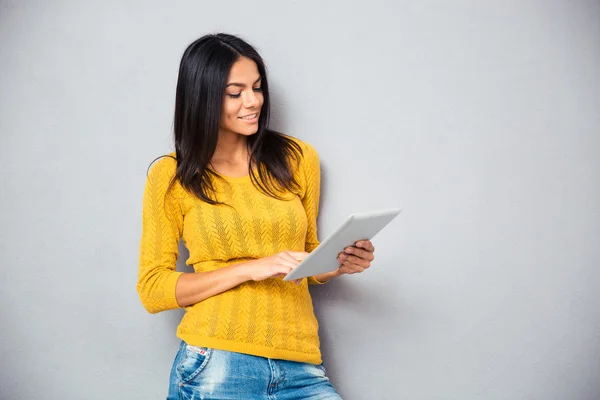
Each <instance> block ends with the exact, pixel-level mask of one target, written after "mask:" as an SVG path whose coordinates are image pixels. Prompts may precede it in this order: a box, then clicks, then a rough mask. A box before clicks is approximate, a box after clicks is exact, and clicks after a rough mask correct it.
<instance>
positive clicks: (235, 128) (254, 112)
mask: <svg viewBox="0 0 600 400" xmlns="http://www.w3.org/2000/svg"><path fill="white" fill-rule="evenodd" d="M263 101H264V98H263V93H262V87H261V77H260V74H259V73H258V68H256V63H255V62H254V61H252V60H250V59H249V58H245V57H241V58H240V59H239V60H237V61H236V62H235V63H234V64H233V66H232V67H231V71H229V77H228V78H227V85H226V87H225V96H224V97H223V106H222V109H221V123H220V125H219V133H220V134H222V133H229V132H232V133H237V134H239V135H244V136H250V135H254V134H255V133H256V132H257V131H258V117H259V115H260V109H261V107H262V105H263Z"/></svg>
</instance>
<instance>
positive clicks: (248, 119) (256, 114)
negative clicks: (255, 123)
mask: <svg viewBox="0 0 600 400" xmlns="http://www.w3.org/2000/svg"><path fill="white" fill-rule="evenodd" d="M257 116H258V113H254V114H250V115H246V116H244V117H239V118H240V119H244V120H246V121H251V120H253V119H255V118H256V117H257Z"/></svg>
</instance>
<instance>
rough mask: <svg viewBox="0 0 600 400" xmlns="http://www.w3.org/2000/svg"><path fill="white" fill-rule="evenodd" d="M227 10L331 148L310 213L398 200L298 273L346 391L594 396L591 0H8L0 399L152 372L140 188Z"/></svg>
mask: <svg viewBox="0 0 600 400" xmlns="http://www.w3.org/2000/svg"><path fill="white" fill-rule="evenodd" d="M218 31H225V32H230V33H235V34H239V35H241V36H242V37H244V38H245V39H247V40H248V41H249V42H251V43H252V44H254V45H255V46H256V47H257V48H258V49H259V51H260V52H261V54H262V55H263V57H264V58H265V60H266V63H267V66H268V69H269V73H270V75H269V77H270V82H271V86H272V97H273V103H274V107H273V108H274V117H273V121H272V126H273V127H274V128H276V129H279V130H281V131H283V132H286V133H288V134H291V135H293V136H296V137H299V138H301V139H303V140H305V141H307V142H309V143H311V144H313V145H314V146H315V148H316V149H317V150H318V151H319V153H320V156H321V163H322V170H323V182H322V206H321V212H320V217H319V230H320V237H321V239H323V238H324V237H326V236H327V234H328V233H330V232H331V231H332V230H333V229H334V228H335V226H337V225H338V224H339V223H340V222H341V221H342V220H343V219H344V218H345V217H346V216H347V215H348V214H350V213H352V212H360V211H366V210H370V209H378V208H388V207H396V206H400V207H403V208H404V211H403V213H402V214H401V216H400V217H399V218H398V219H397V220H395V221H394V222H393V223H392V224H391V225H389V227H388V228H386V230H385V231H383V232H382V233H381V234H380V235H379V236H377V237H376V238H375V240H374V243H375V245H376V247H377V250H376V260H375V262H374V264H373V267H372V268H371V269H370V270H368V271H367V272H365V273H364V274H361V275H358V276H356V275H355V276H345V277H342V278H339V279H338V280H336V281H333V282H330V283H328V284H327V285H325V286H323V287H318V288H313V289H311V290H312V293H313V296H314V303H315V307H316V312H317V314H318V317H319V320H320V323H321V328H320V329H321V339H322V349H323V353H324V357H325V364H326V367H327V369H328V373H329V375H330V378H331V380H332V381H333V383H334V384H335V386H336V387H337V388H338V390H339V392H340V394H341V395H342V396H343V397H344V399H349V400H356V399H358V400H371V399H374V400H378V399H394V400H395V399H413V400H420V399H423V400H437V399H440V400H442V399H444V400H446V399H474V400H475V399H486V400H488V399H489V400H492V399H511V400H512V399H540V400H542V399H543V400H550V399H569V400H592V399H598V398H600V305H599V304H600V215H599V210H600V2H598V1H574V2H567V1H528V0H525V1H523V0H519V1H517V0H513V1H494V2H492V1H477V0H471V1H467V0H463V1H443V0H439V1H394V2H392V1H368V2H363V1H360V2H359V1H356V2H347V1H341V0H335V1H320V2H317V1H300V0H295V1H294V0H292V1H289V0H288V1H276V0H271V1H259V2H241V1H226V2H225V1H223V2H216V1H214V2H201V1H196V2H192V1H178V2H159V1H146V2H134V1H118V2H117V1H97V0H94V1H41V0H38V1H32V0H30V1H16V0H14V1H7V0H0V133H1V135H0V157H1V158H0V159H1V165H0V183H1V184H0V204H1V207H0V263H1V264H0V318H1V320H0V323H1V329H0V365H1V366H0V399H2V400H5V399H6V400H20V399H28V400H37V399H77V400H79V399H86V400H87V399H90V400H93V399H103V400H104V399H159V398H164V397H165V396H166V392H167V383H168V375H169V371H170V368H171V363H172V360H173V357H174V355H175V352H176V350H177V345H178V339H177V338H176V337H175V329H176V325H177V323H178V320H179V318H180V316H181V311H180V310H176V311H172V312H165V313H161V314H157V315H150V314H147V313H146V312H145V311H144V309H143V308H142V306H141V303H140V301H139V299H138V295H137V293H136V290H135V284H136V279H137V265H138V250H139V238H140V228H141V199H142V193H143V187H144V182H145V174H146V168H147V167H148V165H149V164H150V162H151V161H152V160H153V159H154V157H156V156H158V155H160V154H164V153H165V152H168V151H170V150H171V149H172V140H171V132H172V121H173V107H174V105H173V104H174V93H175V84H176V77H177V69H178V65H179V60H180V57H181V55H182V53H183V50H184V49H185V47H186V46H187V45H188V44H189V43H190V42H191V41H193V40H194V39H196V38H197V37H199V36H201V35H203V34H205V33H209V32H218ZM180 264H181V261H180ZM180 267H181V265H180Z"/></svg>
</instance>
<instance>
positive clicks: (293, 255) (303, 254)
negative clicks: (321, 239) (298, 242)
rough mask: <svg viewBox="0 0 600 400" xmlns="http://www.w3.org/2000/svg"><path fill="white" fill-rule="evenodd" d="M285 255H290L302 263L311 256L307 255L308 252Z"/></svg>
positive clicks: (288, 252)
mask: <svg viewBox="0 0 600 400" xmlns="http://www.w3.org/2000/svg"><path fill="white" fill-rule="evenodd" d="M285 253H287V254H289V255H290V256H292V257H293V258H295V259H296V260H300V261H301V260H304V259H305V258H306V257H308V255H309V254H310V253H307V252H306V251H285Z"/></svg>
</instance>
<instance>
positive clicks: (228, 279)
mask: <svg viewBox="0 0 600 400" xmlns="http://www.w3.org/2000/svg"><path fill="white" fill-rule="evenodd" d="M307 255H308V253H305V252H294V251H283V252H281V253H277V254H274V255H272V256H269V257H264V258H260V259H257V260H251V261H246V262H243V263H239V264H234V265H229V266H227V267H223V268H219V269H217V270H214V271H208V272H195V273H194V272H190V273H184V274H182V275H181V276H180V277H179V279H178V280H177V285H176V286H175V298H176V299H177V304H179V306H180V307H186V306H189V305H192V304H196V303H199V302H201V301H203V300H206V299H208V298H209V297H212V296H215V295H217V294H220V293H223V292H225V291H227V290H229V289H231V288H234V287H236V286H237V285H239V284H241V283H243V282H246V281H262V280H265V279H268V278H274V277H278V276H285V275H287V274H288V273H289V272H290V271H291V270H292V269H293V268H294V267H295V266H296V265H298V264H299V263H300V261H301V260H303V259H304V258H305V257H306V256H307Z"/></svg>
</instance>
